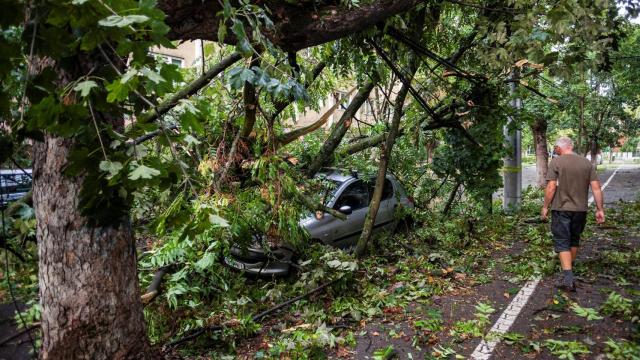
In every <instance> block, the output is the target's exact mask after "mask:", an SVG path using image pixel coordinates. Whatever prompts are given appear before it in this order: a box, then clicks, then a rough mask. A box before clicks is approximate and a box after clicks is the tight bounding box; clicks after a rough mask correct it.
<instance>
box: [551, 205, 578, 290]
mask: <svg viewBox="0 0 640 360" xmlns="http://www.w3.org/2000/svg"><path fill="white" fill-rule="evenodd" d="M570 215H571V214H569V213H568V212H567V211H555V210H553V211H551V233H552V234H553V246H554V250H555V251H556V252H557V253H558V257H559V258H560V267H561V268H562V281H561V282H560V286H561V287H562V288H564V289H567V290H575V286H574V283H573V270H572V268H573V266H572V252H571V216H570Z"/></svg>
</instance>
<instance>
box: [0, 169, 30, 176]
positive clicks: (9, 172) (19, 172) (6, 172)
mask: <svg viewBox="0 0 640 360" xmlns="http://www.w3.org/2000/svg"><path fill="white" fill-rule="evenodd" d="M25 172H26V173H27V174H31V173H32V171H31V169H24V171H22V170H20V169H18V170H14V169H0V175H23V174H24V173H25Z"/></svg>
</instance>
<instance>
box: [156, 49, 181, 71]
mask: <svg viewBox="0 0 640 360" xmlns="http://www.w3.org/2000/svg"><path fill="white" fill-rule="evenodd" d="M151 55H152V56H153V57H155V58H156V59H157V60H161V61H162V60H163V61H164V62H166V63H167V64H172V65H177V66H178V67H180V68H181V67H184V59H183V58H181V57H177V56H171V55H165V54H158V53H153V52H152V53H151Z"/></svg>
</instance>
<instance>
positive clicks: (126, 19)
mask: <svg viewBox="0 0 640 360" xmlns="http://www.w3.org/2000/svg"><path fill="white" fill-rule="evenodd" d="M147 21H149V17H148V16H146V15H126V16H120V15H111V16H108V17H106V18H104V19H102V20H100V21H98V25H100V26H104V27H119V28H123V27H126V26H129V25H131V24H139V23H144V22H147Z"/></svg>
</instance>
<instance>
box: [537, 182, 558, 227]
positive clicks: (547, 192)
mask: <svg viewBox="0 0 640 360" xmlns="http://www.w3.org/2000/svg"><path fill="white" fill-rule="evenodd" d="M557 188H558V181H557V180H549V181H547V187H546V188H545V189H544V204H543V205H542V211H540V217H542V220H545V221H546V220H547V215H548V213H549V205H551V201H553V196H554V195H555V194H556V189H557Z"/></svg>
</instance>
